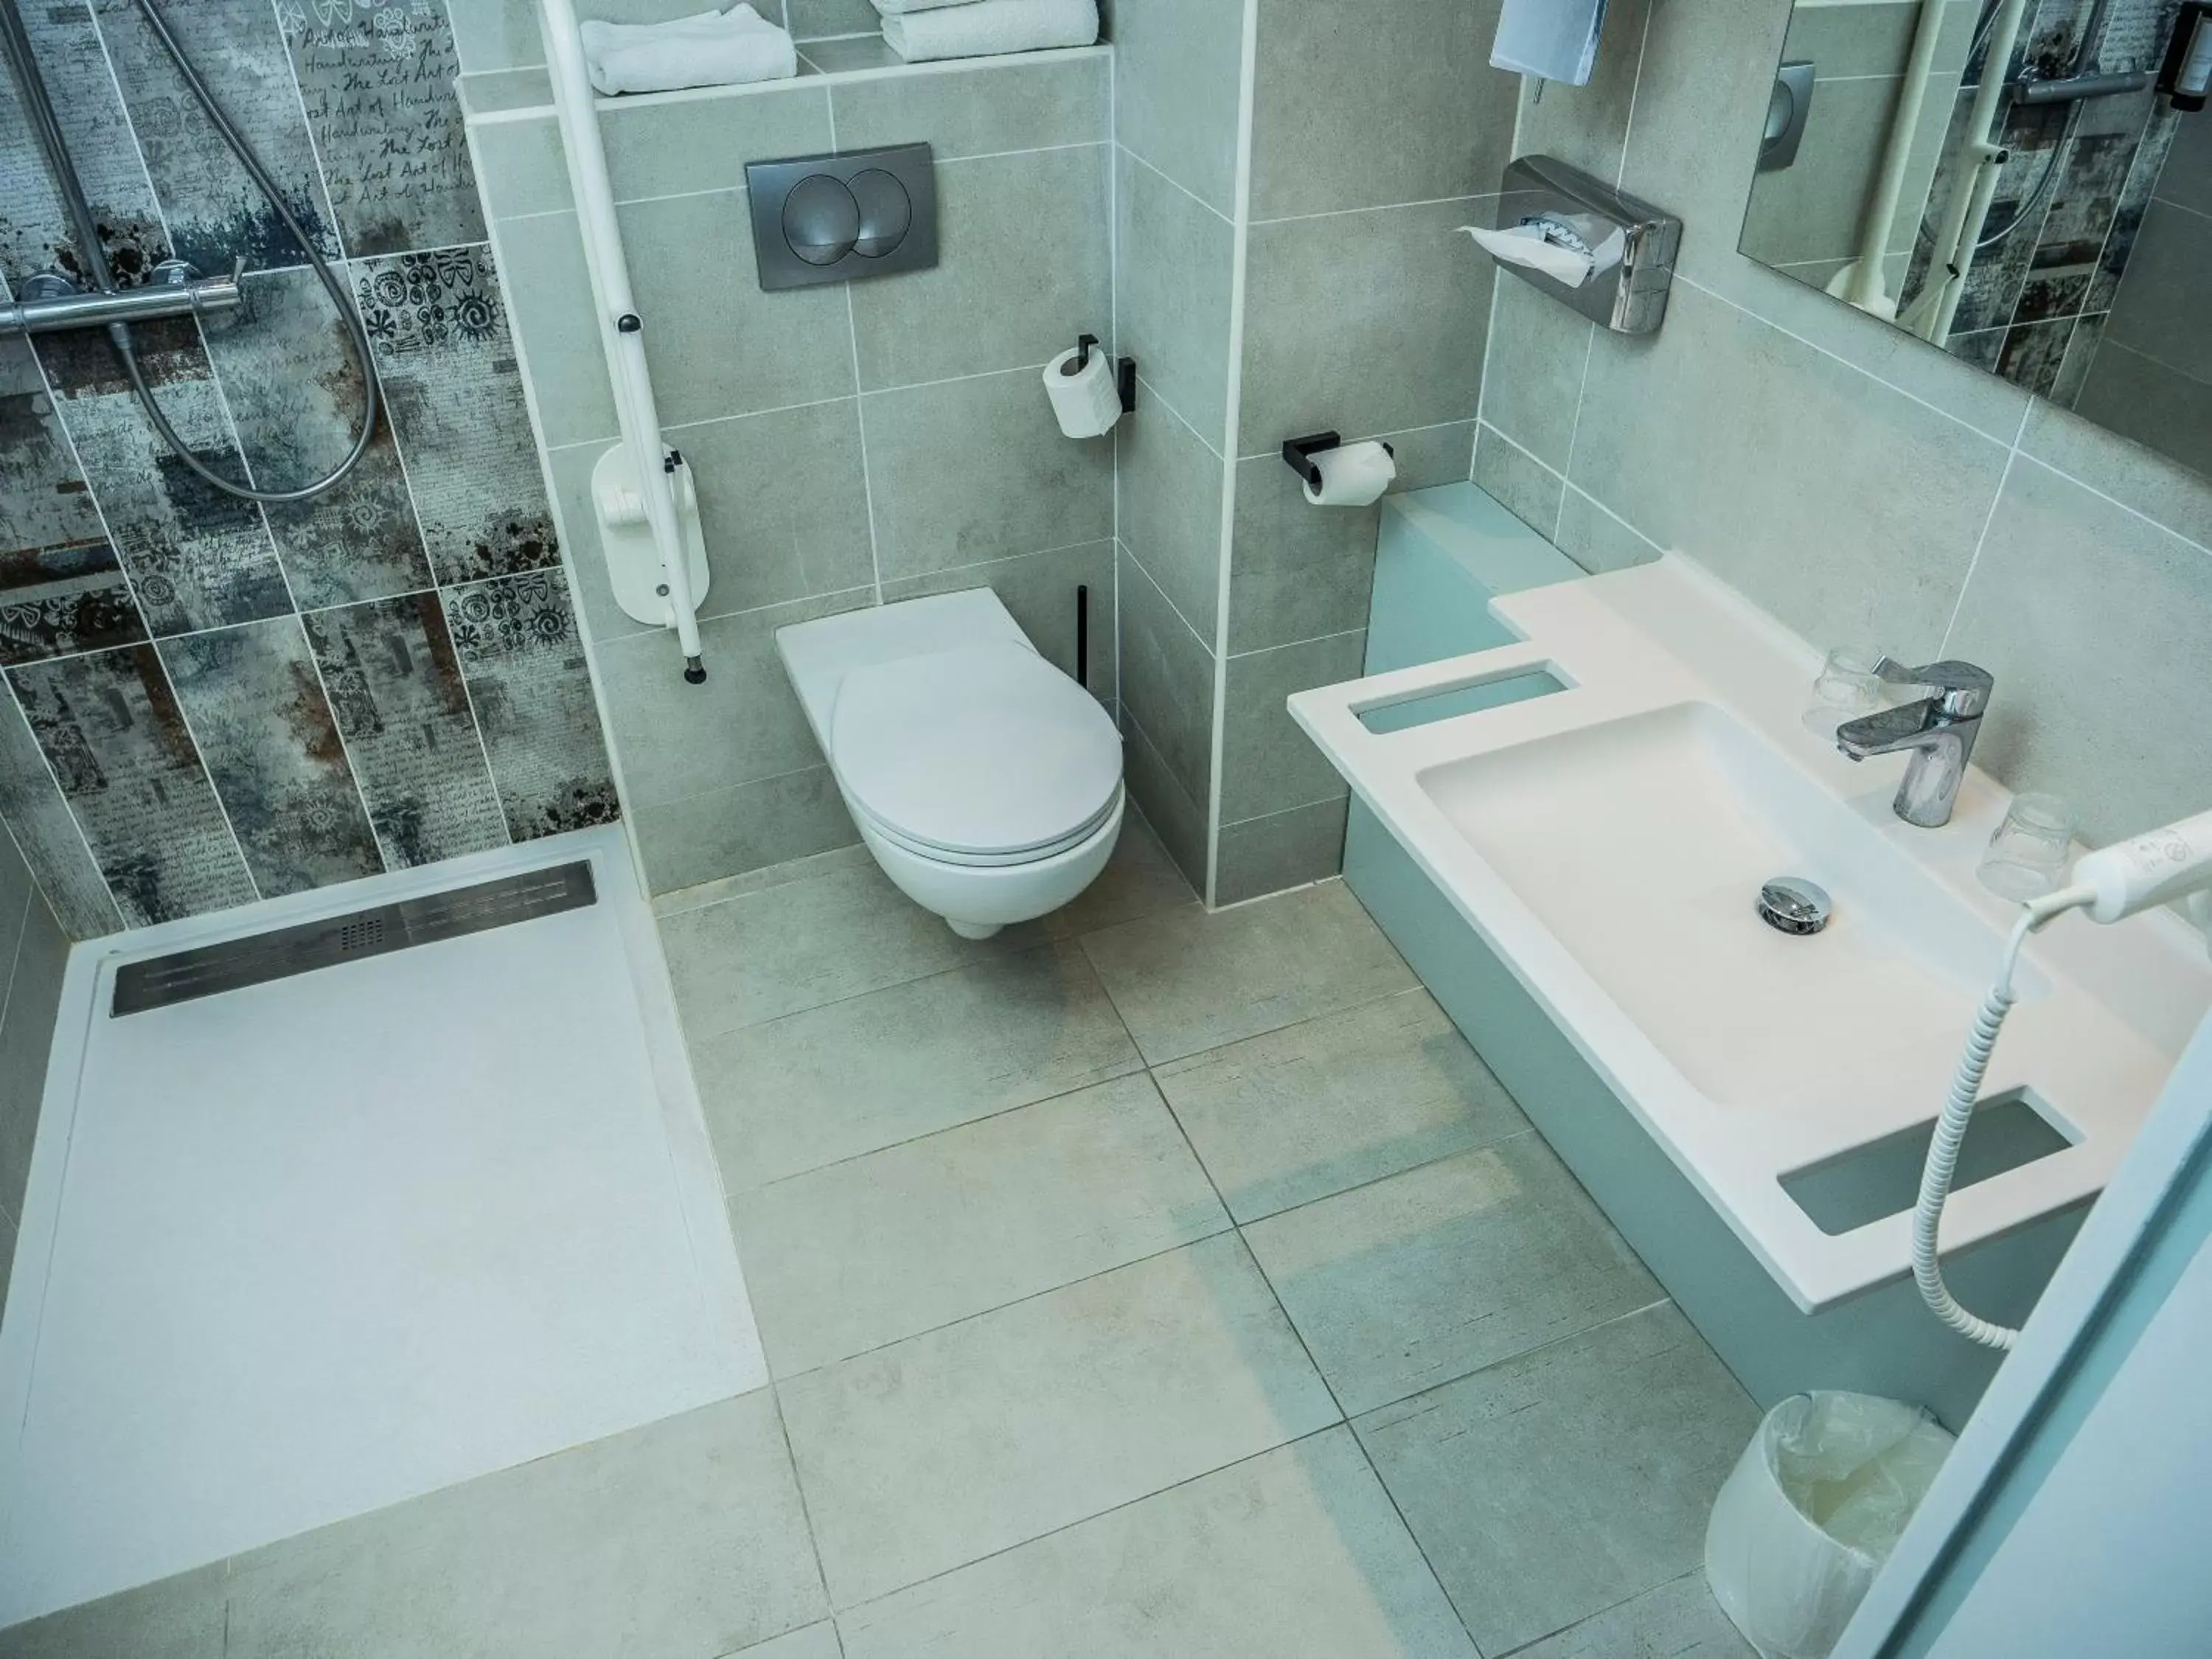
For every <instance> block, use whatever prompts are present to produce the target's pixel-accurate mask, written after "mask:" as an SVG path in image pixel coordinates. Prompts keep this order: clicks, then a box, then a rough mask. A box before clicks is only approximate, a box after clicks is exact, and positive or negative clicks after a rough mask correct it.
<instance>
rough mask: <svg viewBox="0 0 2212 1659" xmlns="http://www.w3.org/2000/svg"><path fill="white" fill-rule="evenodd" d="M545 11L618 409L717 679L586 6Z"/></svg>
mask: <svg viewBox="0 0 2212 1659" xmlns="http://www.w3.org/2000/svg"><path fill="white" fill-rule="evenodd" d="M538 27H540V28H541V29H542V30H543V31H544V36H545V63H546V67H547V68H548V70H550V72H551V75H552V80H553V108H554V111H555V112H556V114H557V115H558V116H559V118H560V123H561V149H562V152H563V153H564V154H565V155H567V157H568V187H569V189H570V190H571V191H573V192H574V195H575V198H576V220H577V225H578V228H579V229H580V231H581V232H582V234H583V242H584V264H585V266H586V269H587V270H589V271H590V273H591V279H592V300H593V301H594V302H595V304H596V308H597V310H598V312H599V344H600V348H601V349H602V350H604V351H605V354H606V359H607V375H608V378H609V380H611V381H612V383H613V386H614V396H615V416H616V418H617V421H619V422H620V423H621V426H622V435H623V444H624V445H625V446H626V447H628V448H629V453H630V459H631V462H632V465H633V466H634V467H635V471H636V474H637V486H638V491H639V494H640V495H642V496H643V498H644V506H645V518H646V523H647V525H648V526H650V527H651V529H652V532H653V547H654V549H655V550H657V551H658V552H659V555H660V569H661V580H662V582H663V583H665V586H666V589H667V598H668V611H669V620H668V625H669V626H670V627H672V628H673V629H675V630H676V639H677V643H678V646H679V647H681V649H682V650H683V653H684V678H685V679H687V680H690V681H692V682H694V683H695V684H696V682H698V681H700V680H703V679H704V678H707V671H706V670H705V668H704V667H703V666H702V665H701V664H700V661H699V617H698V612H697V609H696V600H695V599H694V598H693V596H692V592H691V573H690V567H689V565H688V563H687V562H686V559H685V550H684V537H683V534H682V532H681V531H680V530H679V529H678V525H677V520H676V495H675V490H674V488H673V484H674V479H673V477H672V475H673V473H674V472H675V470H676V468H677V467H678V465H682V462H681V460H680V459H679V458H678V457H677V456H676V455H675V453H674V452H673V451H671V449H670V448H669V447H668V446H667V445H666V444H665V443H663V442H662V441H661V436H660V414H659V410H658V409H657V408H656V407H655V406H654V404H653V379H652V376H651V375H650V374H648V373H647V369H646V362H645V325H644V320H643V319H641V317H640V316H639V315H638V311H637V306H636V302H635V299H634V298H633V297H632V295H631V293H630V287H629V263H628V261H626V260H625V259H624V258H623V246H622V231H621V228H620V227H619V226H617V223H616V222H615V194H614V186H613V185H611V184H609V183H608V181H607V156H606V151H605V149H603V148H602V147H601V145H600V143H599V115H598V112H597V111H596V109H595V107H594V106H593V104H592V82H591V77H590V76H588V75H587V74H586V72H585V69H584V46H583V40H582V37H581V36H580V34H579V33H578V32H577V28H576V10H575V8H574V6H573V5H572V4H570V3H569V0H538Z"/></svg>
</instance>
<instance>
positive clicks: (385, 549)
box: [0, 0, 616, 937]
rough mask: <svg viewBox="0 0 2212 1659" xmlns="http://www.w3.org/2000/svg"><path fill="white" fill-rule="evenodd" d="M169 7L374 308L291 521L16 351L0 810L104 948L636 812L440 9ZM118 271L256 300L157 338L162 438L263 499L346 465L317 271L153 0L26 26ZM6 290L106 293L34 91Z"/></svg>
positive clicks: (3, 511) (117, 377)
mask: <svg viewBox="0 0 2212 1659" xmlns="http://www.w3.org/2000/svg"><path fill="white" fill-rule="evenodd" d="M165 10H166V12H167V15H168V17H169V20H170V22H171V24H172V26H173V28H174V30H175V32H176V33H177V34H178V35H179V37H180V38H181V39H182V40H183V42H184V44H185V47H186V49H187V51H188V52H191V53H192V54H194V55H195V57H196V58H197V60H198V61H199V62H200V64H202V65H203V66H204V69H205V70H206V72H207V73H208V75H209V76H210V78H211V79H212V81H213V82H214V83H215V84H216V88H218V91H219V94H220V96H221V97H222V101H223V103H224V105H225V106H226V107H227V109H228V112H229V113H230V114H231V116H232V118H234V120H235V121H236V123H237V124H238V125H240V127H241V128H242V129H243V130H244V131H246V133H247V135H248V136H249V137H251V138H252V140H253V142H254V143H255V144H256V145H257V147H258V148H259V149H260V150H261V153H262V155H263V156H264V159H265V160H266V161H267V162H268V163H269V165H270V167H271V168H272V170H273V171H274V172H275V173H276V176H277V178H278V179H279V180H280V181H281V182H282V183H283V186H284V188H285V191H286V194H287V197H288V199H289V202H290V204H291V205H292V207H293V208H294V210H295V212H296V213H297V214H298V215H299V216H300V217H301V220H302V222H304V223H305V224H306V226H307V228H308V231H309V234H311V235H313V236H314V237H315V238H316V239H317V240H319V243H320V245H321V248H322V251H323V252H325V254H326V255H327V256H329V257H330V258H332V259H335V260H339V261H342V262H343V263H342V264H339V266H338V270H339V272H340V275H341V280H342V281H343V283H344V284H345V285H346V288H347V289H348V290H349V294H350V295H351V296H352V297H351V302H353V303H357V304H358V306H359V307H360V308H361V310H362V313H363V314H364V315H365V316H366V318H367V319H368V327H369V331H370V333H371V335H372V337H373V338H374V350H375V354H376V362H377V368H378V371H379V374H380V377H381V379H382V381H383V385H384V388H385V392H386V418H385V421H384V422H383V424H382V426H381V428H380V432H379V435H378V437H377V441H376V443H375V444H374V447H372V449H371V450H370V451H369V453H368V456H367V458H366V459H365V460H364V462H363V464H362V467H361V468H360V470H359V471H357V472H356V473H355V474H354V475H353V476H352V477H349V479H348V480H347V481H346V482H345V483H343V485H342V486H340V487H339V488H338V489H336V490H335V491H333V492H332V493H331V494H329V495H325V496H322V497H320V498H318V499H317V500H315V501H312V502H309V503H307V504H306V505H303V506H292V507H275V508H271V509H270V510H269V511H267V512H265V513H264V511H262V510H260V509H259V508H258V507H253V506H252V505H250V504H246V503H241V502H239V501H234V500H232V499H230V498H228V497H227V496H224V495H220V494H218V493H216V491H214V490H212V489H210V488H208V487H207V486H206V485H204V484H203V483H200V482H199V481H197V479H195V478H194V477H192V476H191V475H190V474H189V473H188V472H187V471H185V468H184V467H183V465H181V463H180V462H179V460H178V459H177V458H176V457H175V456H174V455H173V454H172V453H169V451H168V450H167V448H166V447H164V445H163V444H162V443H161V441H160V440H159V439H158V438H157V437H156V436H155V433H154V431H153V429H152V428H151V427H150V426H149V424H148V422H147V421H146V419H145V417H144V416H143V414H142V413H141V412H140V410H138V408H137V404H135V402H134V401H133V399H132V397H131V392H130V390H129V387H128V386H127V384H126V383H125V380H124V378H123V374H122V372H121V370H120V368H119V367H118V364H117V362H116V361H115V359H114V357H113V356H112V353H111V351H110V349H109V347H108V345H107V343H106V340H105V338H104V337H102V336H101V335H100V334H97V333H78V334H70V335H49V336H46V337H42V338H41V339H40V342H39V343H38V346H37V348H36V351H35V354H34V353H33V350H32V349H30V348H28V347H27V346H26V345H24V344H23V343H21V342H20V341H19V342H11V343H6V344H4V345H0V524H3V525H4V526H5V529H4V536H0V599H4V603H0V664H4V666H5V669H6V681H7V691H6V695H5V696H0V813H4V814H5V816H6V817H7V820H8V822H9V824H10V825H11V826H12V827H13V829H14V830H15V836H16V838H17V840H18V841H19V842H21V845H22V848H23V849H24V851H25V853H26V854H27V857H28V859H29V860H30V864H31V866H32V868H33V872H35V874H36V876H37V878H38V881H39V884H40V886H41V888H42V889H43V890H44V891H45V894H46V897H47V899H48V900H49V901H50V902H51V903H52V908H53V911H54V914H55V915H57V916H58V918H59V919H60V921H61V923H62V925H63V926H64V927H65V928H66V929H68V930H69V932H70V933H73V934H76V935H77V936H80V937H85V936H90V935H93V934H98V933H109V932H112V931H114V930H115V929H117V928H118V927H133V926H138V925H142V924H145V923H150V922H156V921H166V920H169V919H171V918H173V917H177V916H183V915H194V914H197V913H200V912H204V911H209V910H215V909H220V908H223V907H225V906H228V905H234V904H239V903H243V902H247V901H250V900H252V899H254V898H256V897H264V896H274V895H277V894H283V893H291V892H295V891H299V890H302V889H307V888H313V887H319V886H322V885H325V884H329V883H331V882H337V881H343V880H345V879H348V878H352V877H356V876H363V875H368V874H371V873H374V872H376V871H379V870H380V869H384V868H386V867H394V866H403V865H415V864H422V863H426V862H428V861H431V860H437V859H442V858H447V857H451V856H453V855H455V854H462V853H469V852H474V851H477V850H479V849H481V848H487V847H491V846H496V845H501V844H503V843H505V842H507V841H508V840H509V839H510V838H518V839H519V838H522V837H527V836H538V835H543V834H545V833H547V832H549V831H552V830H556V829H566V828H569V827H571V826H574V825H577V824H581V823H593V822H598V821H601V820H604V819H605V818H607V817H611V816H612V815H613V813H614V812H615V811H616V806H615V796H614V791H613V787H612V785H611V780H610V776H609V772H608V767H607V763H606V757H605V749H604V746H603V744H602V743H601V741H600V738H599V726H598V722H597V719H596V716H595V714H594V713H593V709H592V692H591V684H590V680H589V677H588V674H587V671H586V665H585V660H584V655H583V652H582V649H581V645H580V638H579V635H578V631H577V628H576V625H575V622H574V617H573V615H572V613H571V609H570V605H569V600H568V590H567V586H566V584H565V582H564V581H563V580H562V574H561V570H560V564H559V550H558V548H557V546H556V541H555V538H554V534H553V531H552V526H551V522H550V517H549V514H548V512H547V507H546V502H545V499H544V491H543V489H542V487H541V485H540V483H539V478H538V469H537V467H536V465H535V464H534V460H533V458H532V452H531V445H530V434H529V427H528V423H527V420H526V415H525V411H524V407H523V399H522V390H521V385H520V380H519V378H518V377H517V374H516V373H515V368H514V359H513V350H512V347H511V345H510V343H509V340H508V334H507V316H506V311H505V307H504V306H503V305H502V303H501V299H500V294H499V287H498V283H497V280H496V277H495V272H494V270H493V268H492V264H491V258H490V253H489V248H488V247H487V246H486V244H485V231H484V222H483V216H482V214H481V212H480V211H479V210H478V208H477V197H476V189H475V184H474V180H473V179H472V178H471V174H470V170H469V163H468V157H467V153H466V150H465V145H464V143H463V137H462V129H461V122H460V117H459V106H458V105H457V103H456V102H455V100H454V98H453V92H452V89H451V81H452V77H453V73H454V70H455V63H454V54H453V37H452V33H451V32H450V30H449V28H448V27H447V20H446V16H445V14H444V12H443V11H442V10H441V9H439V8H438V7H437V6H436V5H435V4H428V3H422V0H351V3H347V4H336V3H325V0H313V3H308V4H305V5H284V6H277V7H272V6H271V5H270V3H269V0H190V3H185V0H170V3H168V4H167V7H166V8H165ZM24 21H25V23H26V25H27V27H28V28H29V30H30V32H31V33H32V36H33V44H34V46H35V49H36V52H37V54H38V58H39V61H40V68H41V70H42V71H43V75H44V78H45V79H46V83H47V85H48V88H49V89H50V91H51V93H52V96H53V100H54V102H55V105H56V106H57V108H58V112H59V114H60V118H61V121H62V124H63V125H64V128H65V130H66V132H67V136H68V138H69V141H70V145H71V147H72V149H73V150H74V152H75V155H76V159H77V162H78V166H79V169H80V171H81V172H82V173H83V175H84V177H85V180H86V185H87V189H88V193H89V195H90V196H91V197H92V201H93V206H94V212H95V214H96V216H97V218H98V221H99V222H100V225H101V226H102V227H103V228H104V229H105V231H106V234H107V251H108V254H109V258H110V259H111V260H112V263H113V264H114V266H115V269H116V270H117V272H118V276H121V278H122V279H123V280H125V282H133V281H139V280H143V278H144V276H145V275H146V274H147V272H148V270H149V268H150V267H151V265H152V264H153V263H154V262H155V261H156V260H158V259H161V258H165V257H167V255H168V254H170V253H171V252H176V253H178V254H180V255H182V256H184V257H186V258H190V259H191V260H192V261H194V262H195V263H196V264H198V265H200V266H201V267H202V268H203V269H204V270H222V269H224V268H227V267H228V265H229V264H231V262H232V260H233V258H244V259H246V261H247V262H248V264H250V265H251V266H252V270H251V271H250V272H249V274H248V276H247V277H246V290H247V296H248V303H247V305H246V307H245V308H244V309H243V310H242V311H240V312H238V313H234V314H231V315H228V316H225V317H222V318H220V319H210V320H209V321H208V322H207V324H206V325H204V328H200V327H195V326H194V325H191V324H190V323H173V324H167V325H152V326H146V327H142V328H140V329H138V330H137V339H138V342H139V345H140V349H141V353H142V356H143V362H144V363H145V366H146V369H147V372H148V375H149V379H150V380H152V382H153V383H154V386H155V389H156V391H157V392H158V393H159V395H160V397H161V401H162V404H163V405H164V407H165V408H166V409H167V411H168V413H169V416H170V418H171V419H172V420H173V422H175V424H176V425H177V427H178V428H179V429H180V430H181V431H182V433H183V434H184V435H185V438H186V439H187V441H190V442H191V443H192V444H193V445H194V446H195V447H197V449H198V450H199V451H200V453H202V454H203V455H204V457H205V458H206V459H207V460H208V461H209V462H210V464H211V465H213V466H215V467H216V469H218V470H219V471H223V472H225V473H228V474H229V475H231V476H233V477H237V476H239V475H240V474H241V472H243V471H246V469H249V468H250V469H251V471H252V477H253V478H254V479H256V480H258V482H259V483H261V484H262V485H263V486H264V487H268V486H283V485H289V484H291V483H296V482H299V481H301V480H302V479H304V478H307V477H313V476H319V474H320V473H321V472H322V471H325V470H326V469H327V468H328V467H329V466H330V465H331V464H332V463H333V462H334V461H335V460H336V459H337V458H338V457H339V456H340V455H342V454H343V453H344V452H345V448H346V446H347V444H348V442H349V436H350V433H351V430H352V422H354V420H355V418H356V398H357V397H358V394H359V391H360V379H359V375H358V374H357V372H356V370H355V368H353V366H352V364H351V362H350V359H349V356H348V355H347V348H346V342H345V337H344V335H343V331H342V330H341V329H340V328H339V326H338V325H337V323H336V321H335V319H334V318H333V315H332V312H331V302H330V301H329V300H328V298H327V297H326V296H325V294H324V293H323V292H322V290H321V289H319V286H318V284H317V283H316V281H315V279H314V277H313V273H312V271H311V270H310V269H309V268H308V267H307V264H306V261H305V257H304V254H303V252H302V251H301V249H300V248H299V246H297V244H296V243H295V242H293V241H292V240H291V239H290V237H289V234H288V233H287V232H286V231H285V230H284V229H283V227H282V225H281V224H280V223H278V222H276V217H275V216H274V215H273V214H272V213H271V212H270V210H268V208H267V207H266V205H265V204H264V202H263V201H262V198H261V197H260V196H259V195H258V193H257V192H256V191H254V189H253V188H252V185H251V184H250V183H249V182H248V180H247V179H246V176H245V174H244V173H243V172H242V171H241V170H240V168H239V167H237V166H236V164H235V163H234V161H232V160H231V159H230V157H229V155H228V152H227V151H225V150H224V149H222V147H221V146H220V144H219V143H217V142H216V138H215V136H214V134H213V133H212V132H211V131H210V130H209V128H208V126H207V125H206V123H205V121H204V118H203V117H202V115H201V114H200V113H199V112H198V111H197V107H196V106H193V105H192V104H191V102H190V101H189V100H188V98H187V96H186V94H185V91H184V88H183V87H182V84H181V82H179V79H178V77H177V76H176V75H175V73H174V71H173V70H172V69H171V67H170V66H169V64H168V63H167V59H166V58H163V57H161V54H160V52H159V48H158V47H157V46H156V45H155V42H154V40H152V38H151V36H150V34H149V32H148V30H147V28H146V26H145V24H144V22H143V19H142V18H141V16H140V15H139V14H138V11H137V7H136V6H135V4H133V3H131V0H99V3H98V4H97V5H96V6H94V7H88V6H86V5H83V4H70V3H64V4H53V5H35V6H27V7H25V8H24ZM0 196H4V199H5V202H6V207H7V212H6V216H5V218H4V220H0V275H4V276H5V278H6V281H7V283H8V284H9V287H10V288H11V289H13V288H15V287H16V286H19V285H20V284H21V283H22V281H23V280H24V278H25V277H26V276H28V275H29V274H31V273H32V272H33V271H35V270H40V269H41V268H43V267H46V266H47V265H49V264H60V265H61V266H63V267H64V268H65V269H68V270H79V271H81V270H82V268H83V261H82V252H81V250H79V249H77V248H76V246H73V245H72V242H71V235H70V229H69V228H68V224H67V222H66V218H65V216H64V212H63V209H62V206H61V201H60V197H59V196H58V193H57V191H56V189H55V187H54V185H53V183H52V179H51V178H50V177H49V174H48V173H47V171H46V165H45V162H44V161H43V159H42V158H41V156H40V154H39V151H38V149H37V147H36V146H35V145H34V144H33V142H32V137H31V134H30V132H29V131H28V129H27V126H26V125H25V118H24V114H23V110H22V105H21V100H20V99H19V98H18V97H17V95H16V88H15V87H14V86H13V84H12V83H11V84H9V87H8V88H7V94H6V96H4V97H0Z"/></svg>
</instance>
